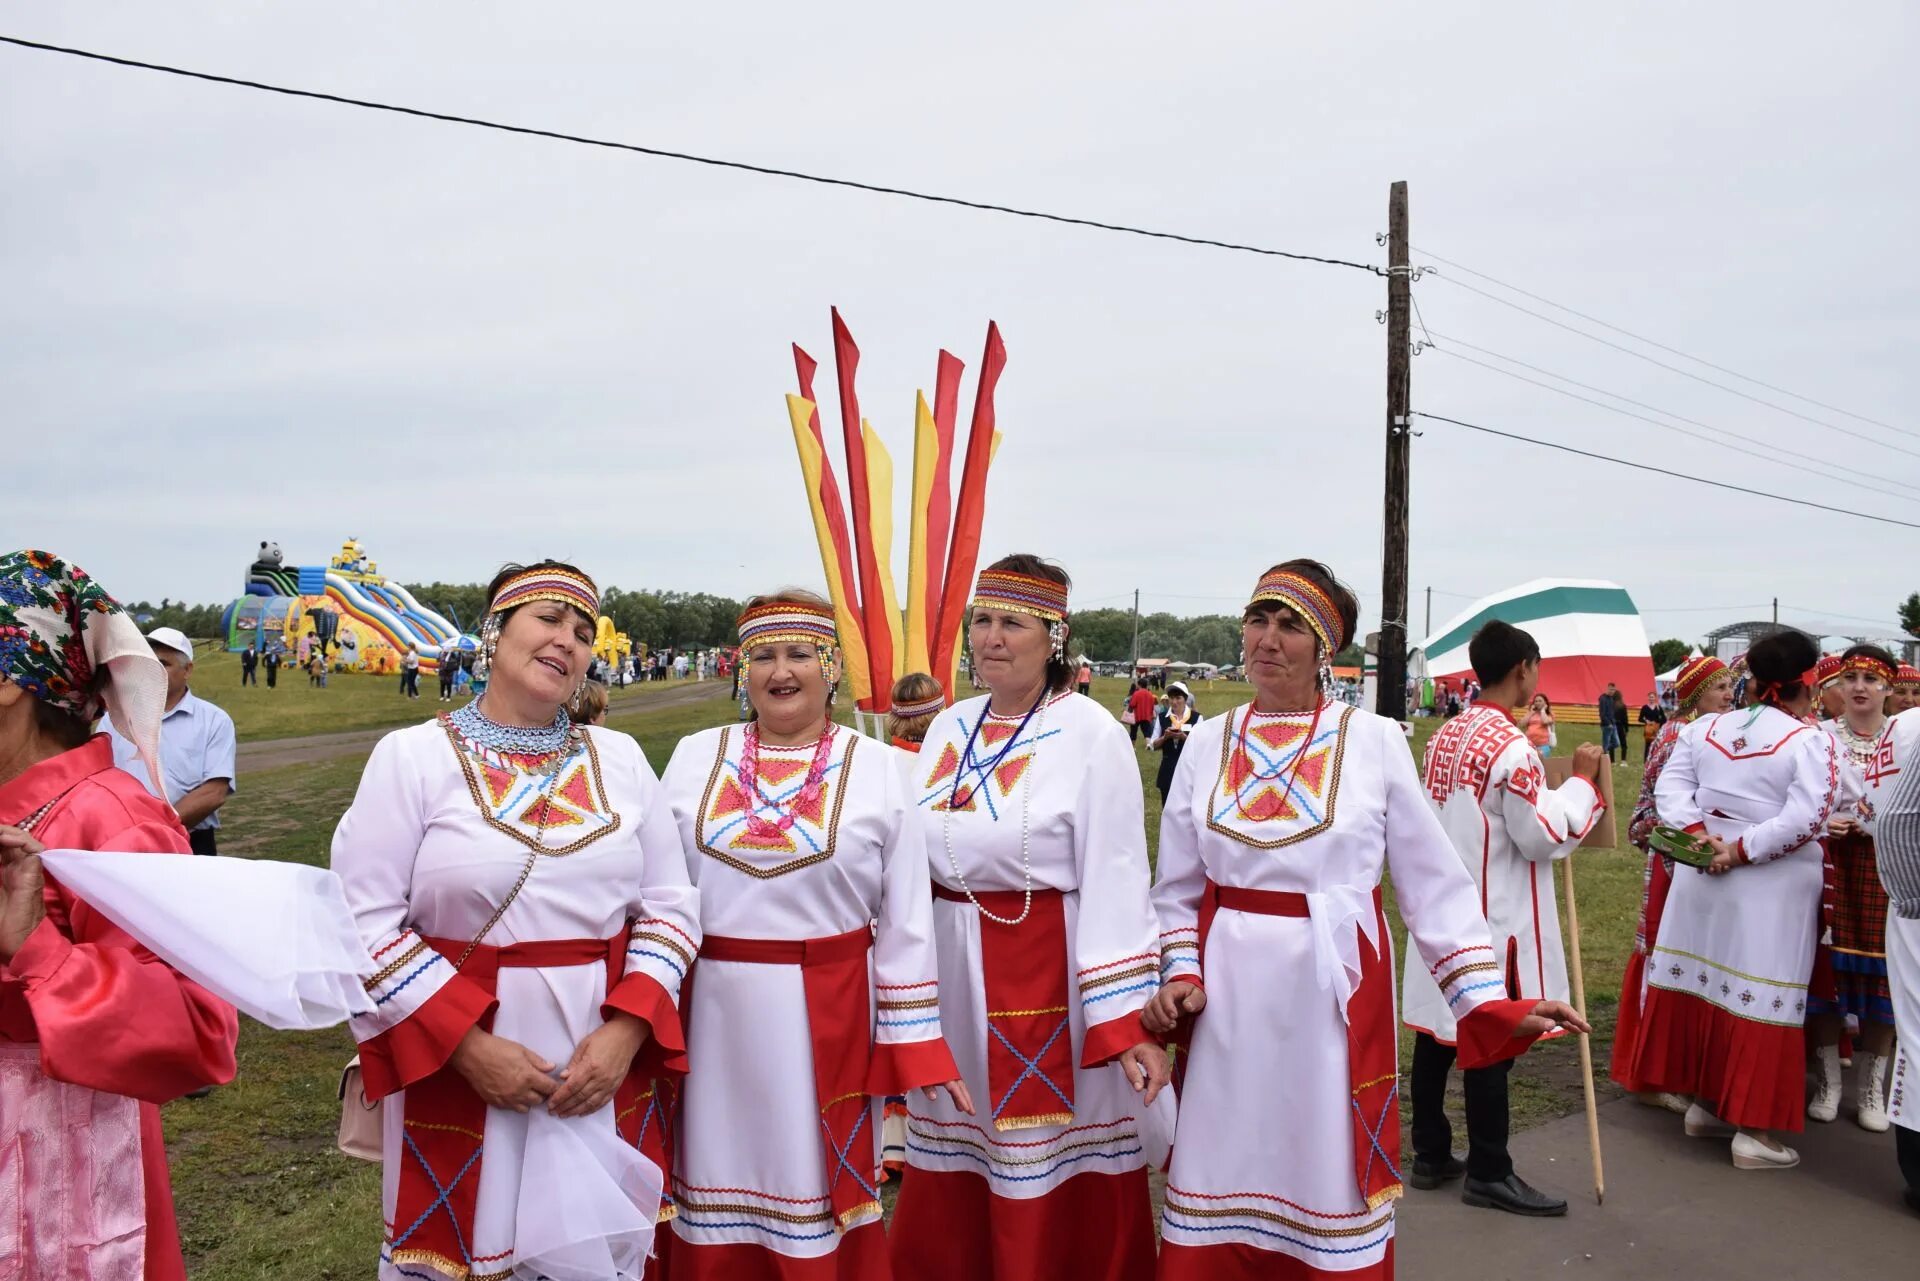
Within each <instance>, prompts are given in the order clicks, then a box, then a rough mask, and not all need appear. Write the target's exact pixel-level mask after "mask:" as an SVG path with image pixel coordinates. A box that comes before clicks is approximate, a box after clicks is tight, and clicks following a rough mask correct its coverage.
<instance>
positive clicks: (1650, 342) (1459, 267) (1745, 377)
mask: <svg viewBox="0 0 1920 1281" xmlns="http://www.w3.org/2000/svg"><path fill="white" fill-rule="evenodd" d="M1414 252H1416V253H1419V254H1421V255H1422V256H1424V257H1427V258H1431V259H1433V260H1434V261H1435V262H1441V263H1445V264H1446V265H1447V266H1449V267H1452V268H1453V269H1454V270H1456V271H1464V272H1466V273H1467V274H1468V275H1469V276H1475V277H1478V278H1479V279H1481V280H1484V281H1487V282H1488V283H1489V284H1495V285H1498V286H1500V287H1501V288H1502V289H1507V290H1511V291H1512V292H1514V293H1516V294H1519V295H1520V296H1521V297H1522V298H1531V299H1533V300H1534V301H1535V302H1543V303H1545V304H1546V305H1547V306H1549V307H1552V308H1553V309H1555V310H1556V311H1564V312H1566V313H1567V314H1568V315H1569V316H1578V317H1580V319H1582V320H1584V321H1586V322H1588V323H1589V324H1594V325H1598V326H1600V327H1601V328H1602V329H1610V330H1612V331H1613V332H1614V333H1616V334H1624V335H1626V336H1627V337H1628V338H1631V339H1633V340H1634V341H1635V342H1643V343H1645V344H1646V345H1647V346H1649V347H1656V348H1658V349H1659V350H1661V351H1664V352H1668V353H1670V354H1672V355H1675V356H1679V357H1681V358H1683V359H1685V360H1691V361H1692V362H1693V363H1694V364H1696V365H1705V366H1706V367H1707V368H1708V369H1711V370H1714V371H1715V372H1717V373H1722V374H1727V375H1729V376H1731V377H1734V378H1738V379H1740V381H1742V382H1749V383H1752V384H1753V385H1754V386H1756V387H1765V388H1766V389H1767V390H1768V391H1771V392H1777V393H1779V394H1780V395H1782V396H1791V397H1793V398H1794V399H1795V400H1799V401H1804V402H1805V403H1807V404H1809V405H1817V406H1818V407H1819V408H1821V409H1826V410H1830V411H1832V412H1833V413H1836V414H1844V415H1846V416H1847V417H1848V418H1854V419H1858V420H1859V421H1861V422H1863V423H1872V424H1873V425H1874V426H1875V427H1885V428H1886V429H1887V430H1888V431H1896V432H1904V431H1905V429H1904V428H1901V427H1896V426H1894V425H1893V424H1892V423H1889V422H1882V421H1881V420H1880V419H1878V418H1869V417H1867V415H1865V414H1856V413H1854V412H1853V411H1852V410H1851V409H1842V408H1841V407H1840V406H1838V405H1829V404H1828V403H1827V402H1826V401H1824V400H1815V399H1814V398H1813V397H1812V396H1803V395H1801V394H1800V393H1799V392H1797V391H1789V390H1788V389H1787V388H1785V387H1776V386H1774V385H1773V384H1772V383H1770V382H1762V381H1761V380H1760V379H1758V378H1755V377H1754V376H1753V375H1751V374H1743V373H1741V372H1740V371H1739V370H1737V369H1728V368H1727V367H1726V366H1725V365H1716V364H1714V363H1713V362H1712V361H1711V360H1707V359H1704V358H1703V357H1700V356H1696V355H1694V354H1692V353H1691V352H1685V351H1681V350H1680V349H1679V348H1678V347H1669V346H1668V345H1667V344H1666V343H1663V342H1659V341H1656V340H1655V339H1652V338H1649V337H1647V336H1646V335H1645V334H1636V333H1634V332H1633V330H1631V329H1623V328H1621V327H1620V326H1619V325H1615V324H1609V323H1608V322H1607V321H1604V320H1602V319H1600V317H1598V316H1590V315H1588V314H1587V313H1586V312H1584V311H1576V310H1575V309H1574V308H1572V307H1569V306H1567V305H1566V304H1565V303H1560V302H1555V301H1554V300H1553V299H1551V298H1547V297H1544V296H1543V295H1540V294H1536V293H1530V292H1528V291H1527V290H1525V289H1522V288H1521V287H1520V286H1518V285H1510V284H1508V283H1507V282H1506V281H1504V280H1498V279H1496V278H1494V277H1492V276H1489V275H1488V274H1487V273H1486V272H1484V271H1475V270H1474V269H1473V268H1471V267H1468V266H1465V265H1463V264H1461V263H1457V262H1454V261H1452V260H1451V259H1448V258H1442V257H1441V256H1440V255H1439V254H1436V253H1433V252H1430V251H1429V250H1426V249H1417V248H1416V249H1415V251H1414ZM1908 434H1911V433H1908Z"/></svg>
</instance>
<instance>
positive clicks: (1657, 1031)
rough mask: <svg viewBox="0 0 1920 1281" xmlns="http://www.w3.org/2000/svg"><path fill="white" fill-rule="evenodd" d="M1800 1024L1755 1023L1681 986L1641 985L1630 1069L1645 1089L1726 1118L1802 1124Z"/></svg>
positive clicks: (1789, 1126)
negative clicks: (1643, 1000) (1691, 1100)
mask: <svg viewBox="0 0 1920 1281" xmlns="http://www.w3.org/2000/svg"><path fill="white" fill-rule="evenodd" d="M1806 1044H1807V1040H1806V1029H1805V1028H1804V1027H1801V1026H1799V1025H1797V1024H1794V1025H1789V1026H1782V1025H1780V1024H1775V1023H1759V1022H1756V1021H1754V1020H1752V1019H1743V1018H1741V1017H1739V1016H1738V1015H1735V1014H1731V1013H1729V1012H1727V1011H1726V1010H1723V1009H1721V1008H1720V1007H1719V1006H1717V1005H1715V1004H1713V1003H1712V1002H1710V1001H1705V1000H1702V999H1701V998H1700V997H1697V996H1694V995H1692V994H1691V993H1687V992H1671V991H1668V990H1667V989H1665V988H1659V987H1650V988H1648V989H1647V1008H1646V1010H1645V1011H1644V1012H1643V1013H1642V1015H1641V1024H1640V1047H1639V1053H1638V1054H1636V1055H1635V1056H1634V1063H1633V1067H1634V1071H1635V1072H1636V1073H1637V1074H1638V1075H1639V1077H1640V1079H1641V1080H1642V1081H1644V1082H1646V1084H1647V1086H1648V1088H1650V1089H1655V1090H1668V1091H1671V1092H1673V1093H1675V1094H1690V1095H1693V1096H1694V1097H1695V1098H1697V1099H1699V1100H1700V1102H1701V1104H1702V1105H1703V1106H1706V1107H1708V1108H1711V1109H1712V1110H1713V1113H1714V1115H1715V1116H1718V1117H1719V1118H1720V1119H1721V1120H1723V1121H1726V1122H1727V1123H1728V1124H1730V1125H1737V1126H1740V1127H1741V1128H1743V1129H1753V1130H1786V1131H1788V1132H1790V1133H1798V1132H1799V1131H1801V1130H1802V1129H1804V1128H1805V1127H1806V1106H1807V1101H1806V1053H1807V1049H1806Z"/></svg>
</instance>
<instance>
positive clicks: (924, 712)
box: [893, 691, 947, 720]
mask: <svg viewBox="0 0 1920 1281" xmlns="http://www.w3.org/2000/svg"><path fill="white" fill-rule="evenodd" d="M946 705H947V695H946V693H945V691H942V692H941V693H938V694H935V695H934V696H933V697H932V698H927V699H922V700H921V701H920V702H917V703H895V704H894V705H893V714H894V715H895V716H898V717H899V718H900V719H901V720H912V719H913V718H914V717H916V716H932V715H933V714H934V713H935V712H938V711H941V710H942V709H944V708H945V707H946Z"/></svg>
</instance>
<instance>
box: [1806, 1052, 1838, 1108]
mask: <svg viewBox="0 0 1920 1281" xmlns="http://www.w3.org/2000/svg"><path fill="white" fill-rule="evenodd" d="M1814 1072H1815V1074H1816V1075H1817V1076H1818V1077H1819V1081H1818V1083H1817V1084H1816V1085H1815V1086H1814V1090H1813V1101H1812V1102H1811V1103H1808V1104H1807V1116H1808V1117H1809V1118H1811V1119H1812V1120H1815V1121H1831V1120H1833V1119H1834V1118H1835V1117H1837V1116H1839V1115H1840V1047H1839V1046H1837V1045H1823V1046H1821V1047H1820V1048H1819V1049H1818V1050H1817V1051H1815V1055H1814Z"/></svg>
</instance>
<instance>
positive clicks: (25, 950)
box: [0, 916, 73, 991]
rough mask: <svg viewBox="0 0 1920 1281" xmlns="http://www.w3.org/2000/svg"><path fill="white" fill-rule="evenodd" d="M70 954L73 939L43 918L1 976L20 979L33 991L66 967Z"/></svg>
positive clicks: (6, 965) (71, 952)
mask: <svg viewBox="0 0 1920 1281" xmlns="http://www.w3.org/2000/svg"><path fill="white" fill-rule="evenodd" d="M71 955H73V940H71V939H69V938H68V937H67V936H66V935H64V934H62V933H61V932H60V931H59V929H58V928H57V927H55V925H54V923H53V922H52V921H49V920H48V919H47V918H46V917H44V916H43V917H41V918H40V923H39V924H38V925H36V926H34V927H33V929H32V930H31V931H30V932H29V933H28V934H27V941H26V942H25V943H22V944H21V945H20V950H19V951H17V952H15V953H14V954H13V959H12V960H11V961H8V962H7V963H6V964H5V965H4V966H0V973H6V974H9V975H11V976H12V977H14V978H16V979H19V980H20V981H21V982H22V983H25V984H26V985H27V988H28V990H29V991H31V990H32V989H33V988H34V987H35V986H36V985H37V984H40V983H43V982H45V981H46V980H47V979H50V978H52V977H53V974H54V971H56V970H58V969H59V968H60V967H61V966H62V965H65V964H66V963H67V958H68V957H69V956H71Z"/></svg>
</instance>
